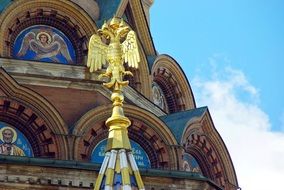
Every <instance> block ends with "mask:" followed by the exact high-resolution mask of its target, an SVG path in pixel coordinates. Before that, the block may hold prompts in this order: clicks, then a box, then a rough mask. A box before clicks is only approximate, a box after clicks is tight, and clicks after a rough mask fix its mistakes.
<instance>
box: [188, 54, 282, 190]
mask: <svg viewBox="0 0 284 190" xmlns="http://www.w3.org/2000/svg"><path fill="white" fill-rule="evenodd" d="M210 62H211V63H214V64H215V63H216V61H214V60H212V59H211V60H210ZM211 76H213V78H211V79H202V78H200V77H195V78H194V80H193V83H192V84H193V91H194V93H195V98H196V101H197V105H198V106H203V105H207V106H208V107H209V111H210V113H211V115H212V118H213V121H214V124H215V126H216V128H217V130H218V131H219V133H220V134H221V136H222V138H223V140H224V141H225V143H226V146H227V148H228V150H229V152H230V154H231V157H232V160H233V163H234V166H235V170H236V173H237V177H238V181H239V186H240V187H241V188H242V189H243V190H274V189H275V190H277V189H283V184H282V183H283V182H282V180H283V179H284V161H283V159H284V133H281V132H273V131H271V126H270V125H271V124H270V121H269V116H268V115H267V114H266V113H265V112H264V111H263V110H261V108H260V107H259V105H258V103H259V92H258V90H257V89H256V88H255V87H254V86H253V85H251V84H250V83H249V82H248V81H247V79H246V76H245V74H244V73H243V72H242V71H240V70H236V69H232V68H230V67H226V68H225V69H221V70H219V71H218V67H216V66H214V67H213V73H211ZM244 97H245V98H244ZM283 116H284V115H283Z"/></svg>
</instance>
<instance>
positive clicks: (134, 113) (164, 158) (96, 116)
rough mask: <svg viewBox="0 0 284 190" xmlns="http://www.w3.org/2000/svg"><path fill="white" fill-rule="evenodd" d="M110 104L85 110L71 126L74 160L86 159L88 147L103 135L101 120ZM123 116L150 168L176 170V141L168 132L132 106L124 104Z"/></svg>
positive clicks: (152, 118) (161, 124) (130, 133)
mask: <svg viewBox="0 0 284 190" xmlns="http://www.w3.org/2000/svg"><path fill="white" fill-rule="evenodd" d="M111 111H112V105H108V106H100V107H98V108H95V109H93V110H91V111H89V112H87V113H86V114H85V115H84V116H83V117H82V118H81V119H80V120H79V121H78V122H77V124H76V125H75V127H74V129H73V135H74V136H76V137H77V138H76V139H75V140H74V145H73V147H74V159H75V160H89V158H90V153H91V151H92V149H93V148H94V147H95V146H96V144H97V143H98V142H100V141H101V140H103V139H105V138H107V135H108V129H107V127H106V126H105V124H104V122H105V121H106V119H107V118H108V117H110V115H111ZM124 112H125V115H126V116H127V117H128V118H129V119H130V120H131V122H132V124H131V126H130V127H129V128H128V133H129V137H130V139H132V140H134V141H136V142H137V143H138V144H139V145H140V146H141V147H142V148H143V149H144V150H145V151H146V153H147V154H148V156H149V159H150V161H151V165H152V167H153V168H164V169H177V168H178V166H177V163H178V161H177V159H178V156H177V155H176V153H175V150H174V148H173V147H174V146H171V145H177V142H176V140H175V138H174V136H173V135H172V134H171V131H170V130H169V129H168V128H167V126H165V124H164V123H163V122H161V121H160V120H159V119H157V118H156V117H155V116H154V115H153V114H151V113H149V112H147V111H145V110H142V109H141V108H137V107H135V106H132V105H125V106H124Z"/></svg>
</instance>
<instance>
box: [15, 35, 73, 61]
mask: <svg viewBox="0 0 284 190" xmlns="http://www.w3.org/2000/svg"><path fill="white" fill-rule="evenodd" d="M29 50H30V51H33V52H34V53H35V56H34V57H33V58H32V59H33V60H39V61H42V60H51V61H53V62H57V63H59V62H62V60H60V59H59V57H58V56H59V55H61V56H63V57H64V58H65V59H66V62H67V63H73V60H72V58H71V56H70V54H69V51H68V47H67V44H66V42H65V41H64V39H63V38H62V37H61V36H59V35H58V34H56V33H54V34H53V35H50V34H49V33H48V32H45V31H38V32H37V30H32V31H30V32H28V33H27V34H26V35H25V36H24V38H23V41H22V44H21V47H20V50H19V52H18V53H17V57H23V56H25V55H26V53H27V52H28V51H29Z"/></svg>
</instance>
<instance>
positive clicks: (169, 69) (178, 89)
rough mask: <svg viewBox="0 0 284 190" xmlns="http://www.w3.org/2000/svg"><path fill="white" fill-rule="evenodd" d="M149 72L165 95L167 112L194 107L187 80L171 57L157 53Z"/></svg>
mask: <svg viewBox="0 0 284 190" xmlns="http://www.w3.org/2000/svg"><path fill="white" fill-rule="evenodd" d="M151 74H152V77H153V81H154V82H155V83H157V84H158V85H159V86H160V88H161V89H162V91H163V92H164V94H165V95H166V102H167V106H168V112H169V113H174V112H178V111H184V110H187V109H193V108H195V107H196V105H195V100H194V96H193V93H192V90H191V87H190V85H189V82H188V80H187V78H186V76H185V74H184V72H183V71H182V69H181V68H180V66H179V65H178V63H177V62H176V61H175V60H174V59H173V58H172V57H170V56H168V55H159V56H158V57H157V58H156V60H155V62H154V65H153V67H152V71H151Z"/></svg>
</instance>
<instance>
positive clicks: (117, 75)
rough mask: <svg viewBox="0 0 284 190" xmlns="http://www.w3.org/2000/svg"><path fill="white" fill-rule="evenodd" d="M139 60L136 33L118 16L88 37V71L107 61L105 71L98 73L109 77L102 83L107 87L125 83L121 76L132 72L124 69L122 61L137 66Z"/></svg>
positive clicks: (130, 65)
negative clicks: (106, 81)
mask: <svg viewBox="0 0 284 190" xmlns="http://www.w3.org/2000/svg"><path fill="white" fill-rule="evenodd" d="M139 62H140V56H139V52H138V45H137V40H136V34H135V32H134V31H133V30H131V29H130V28H129V26H127V25H126V23H125V22H124V21H123V20H122V19H120V18H117V17H114V18H112V20H111V21H110V22H108V23H104V25H103V26H102V28H101V29H99V30H98V34H93V35H92V37H91V38H90V42H89V52H88V61H87V66H88V67H89V68H90V72H94V71H97V70H100V69H102V68H103V66H104V65H106V64H107V63H108V67H107V70H106V72H105V73H104V74H102V75H100V76H104V77H108V78H110V82H108V83H104V85H105V86H106V87H108V88H111V87H113V86H114V85H119V86H125V85H127V84H128V81H123V76H124V75H132V73H131V72H130V71H125V68H124V63H128V65H129V67H133V68H138V63H139ZM114 87H118V86H114Z"/></svg>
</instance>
